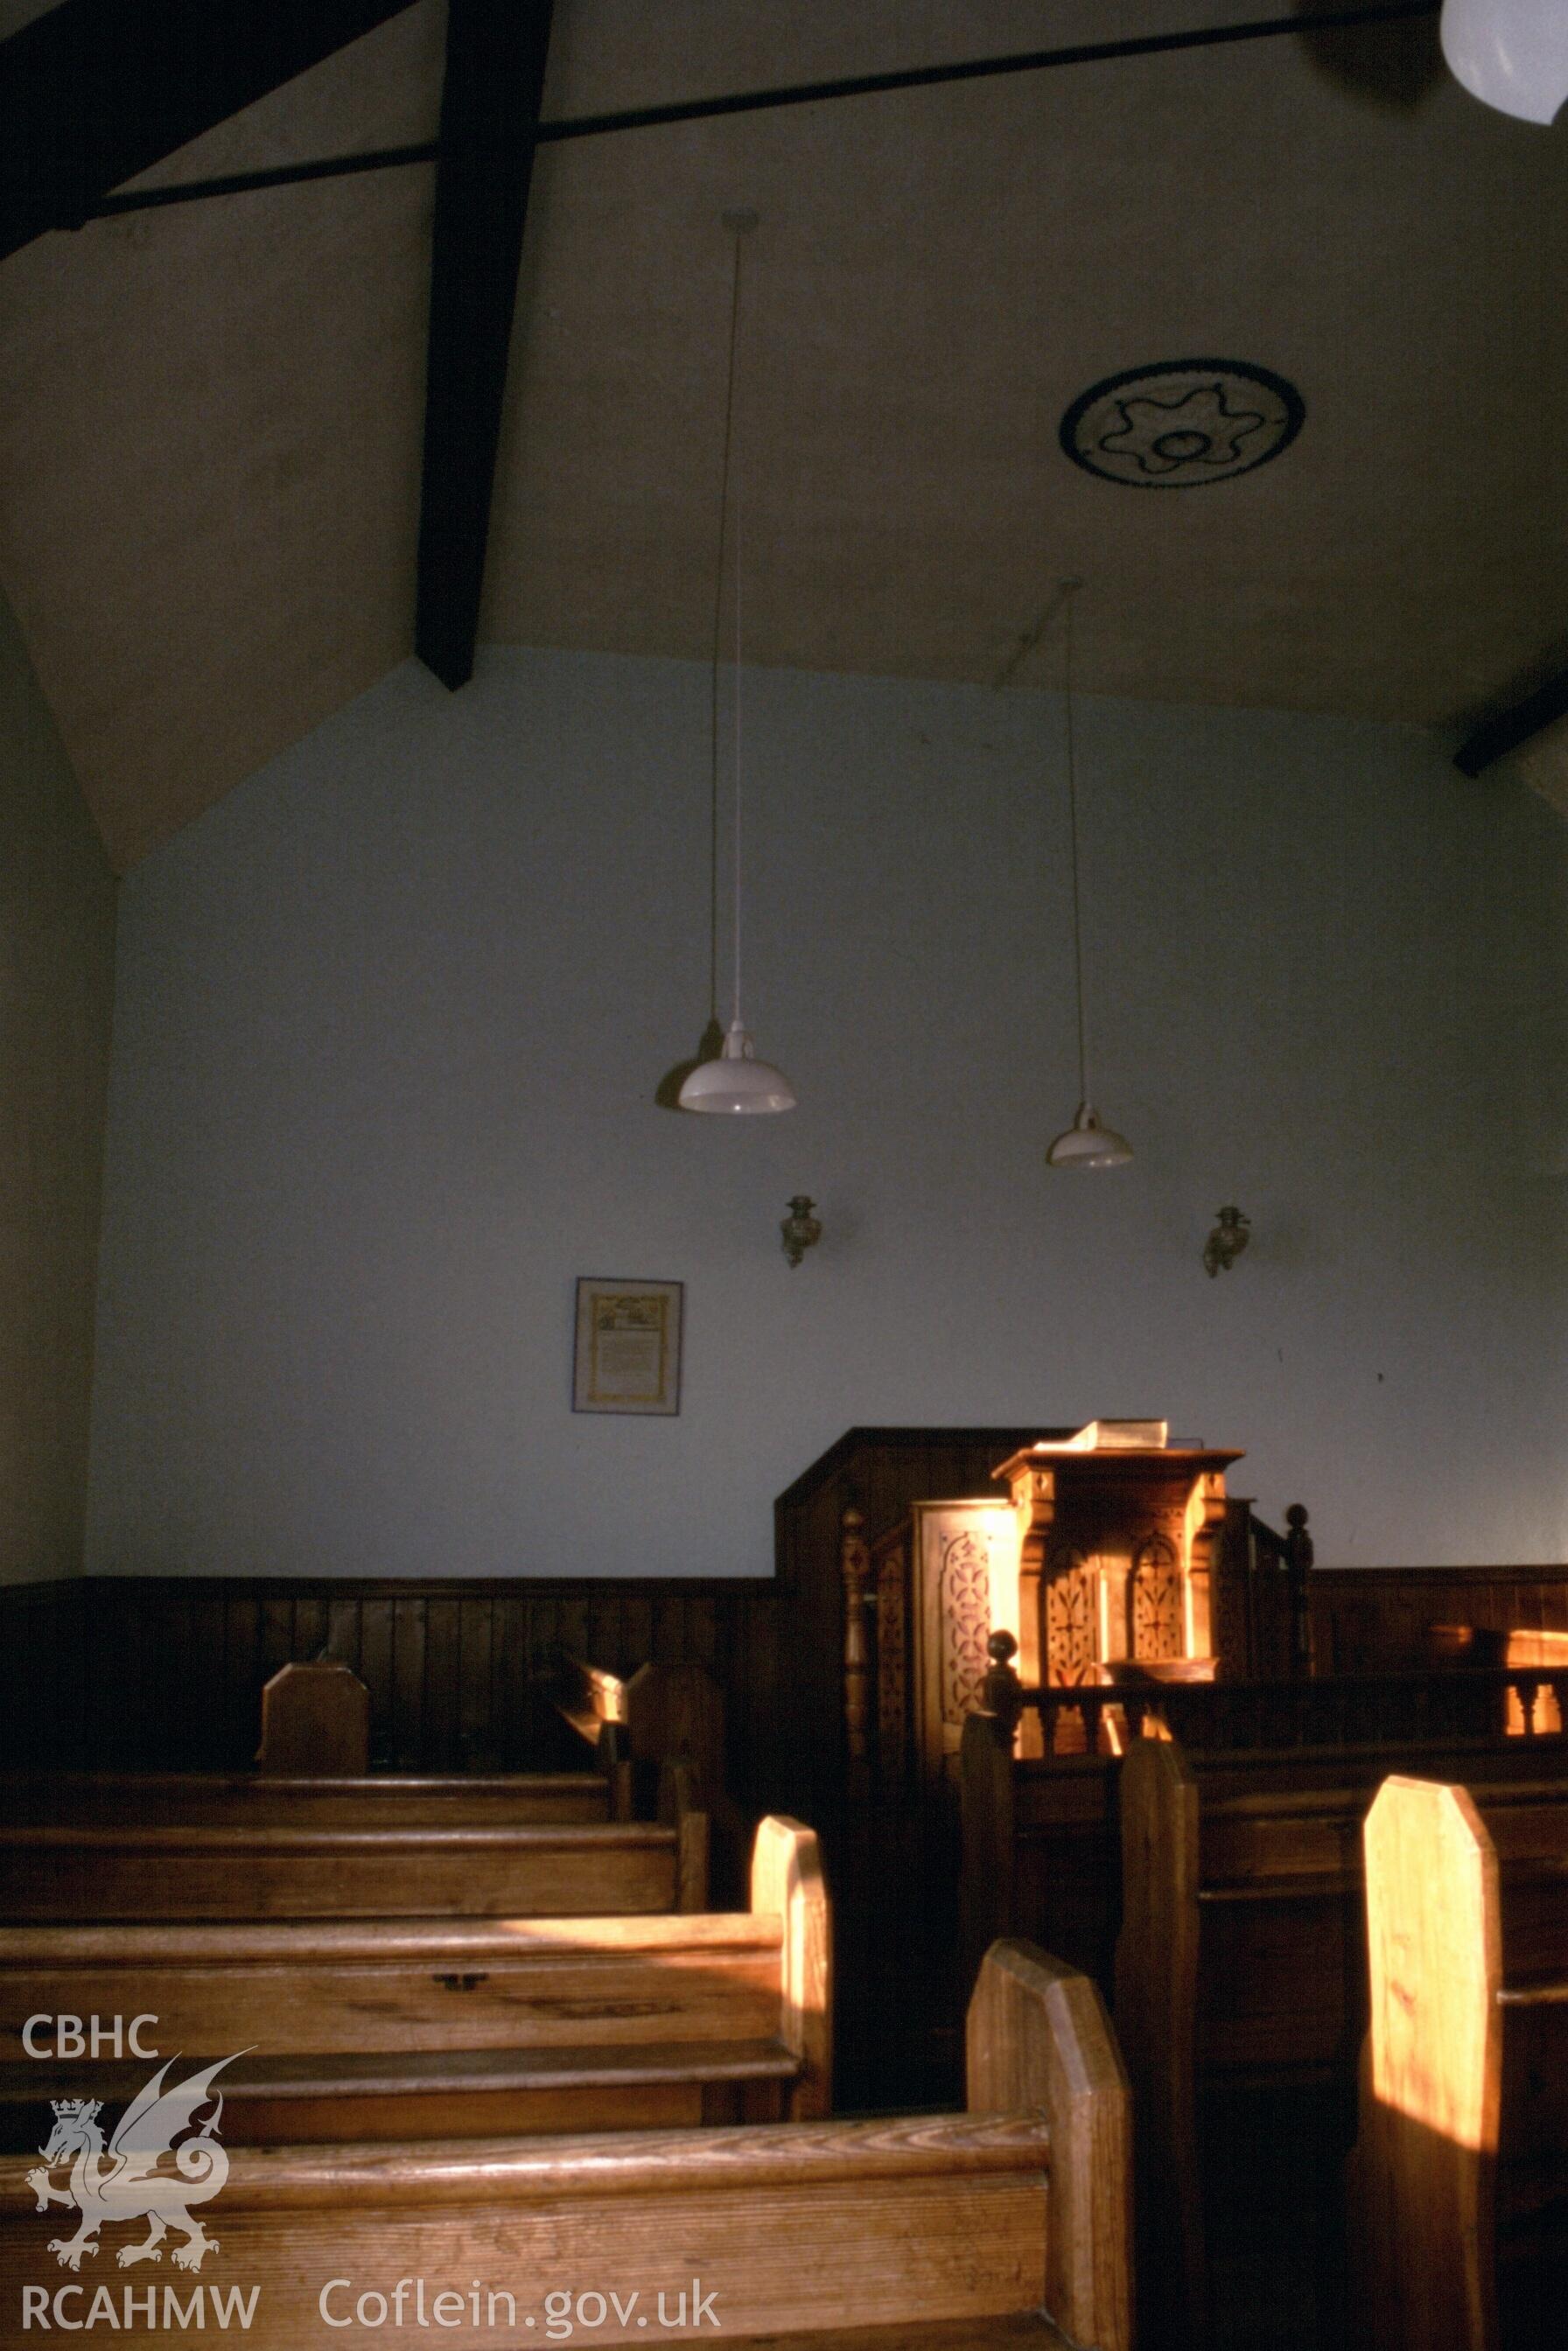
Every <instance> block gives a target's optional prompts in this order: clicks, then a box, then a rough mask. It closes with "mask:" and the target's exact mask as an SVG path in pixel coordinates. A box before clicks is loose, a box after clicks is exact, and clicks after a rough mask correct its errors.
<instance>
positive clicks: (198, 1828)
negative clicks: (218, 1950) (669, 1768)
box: [0, 1771, 707, 1921]
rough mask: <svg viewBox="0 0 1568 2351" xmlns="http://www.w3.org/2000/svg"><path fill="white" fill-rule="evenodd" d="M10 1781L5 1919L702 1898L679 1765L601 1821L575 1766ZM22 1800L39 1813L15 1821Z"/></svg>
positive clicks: (670, 1905) (702, 1840) (591, 1906)
mask: <svg viewBox="0 0 1568 2351" xmlns="http://www.w3.org/2000/svg"><path fill="white" fill-rule="evenodd" d="M14 1787H15V1792H16V1796H17V1799H18V1801H17V1802H16V1806H15V1807H14V1809H12V1811H11V1812H10V1813H8V1815H7V1817H6V1819H5V1823H4V1824H3V1825H0V1917H5V1918H9V1919H16V1920H21V1919H28V1918H31V1919H46V1918H49V1919H69V1918H77V1919H83V1920H88V1919H97V1920H104V1921H107V1920H110V1919H116V1918H125V1919H141V1920H156V1919H170V1920H172V1919H199V1918H206V1919H220V1918H234V1919H243V1918H258V1919H259V1918H331V1917H337V1918H350V1917H368V1918H373V1917H415V1916H434V1917H445V1916H453V1915H462V1914H470V1913H472V1914H481V1915H486V1916H491V1917H506V1916H507V1915H513V1916H530V1915H535V1914H543V1913H546V1912H550V1913H557V1912H559V1913H561V1914H563V1915H569V1914H571V1913H574V1912H577V1913H595V1912H602V1911H611V1910H616V1911H636V1912H649V1911H660V1910H675V1909H693V1910H695V1909H701V1908H702V1907H703V1906H704V1904H705V1903H706V1899H707V1822H706V1815H705V1814H703V1813H700V1812H698V1810H697V1809H696V1807H695V1805H694V1804H693V1803H692V1802H691V1801H690V1784H689V1781H688V1779H687V1778H686V1776H685V1773H684V1771H674V1772H671V1773H669V1774H667V1775H666V1784H665V1787H664V1794H663V1799H662V1803H663V1810H664V1814H665V1817H664V1819H663V1820H661V1821H659V1822H630V1821H613V1820H609V1819H607V1818H606V1813H607V1811H608V1809H609V1792H608V1791H607V1789H606V1786H605V1783H604V1782H600V1781H596V1780H595V1779H594V1778H593V1777H592V1775H591V1774H588V1773H583V1774H575V1773H560V1774H555V1775H549V1776H544V1775H540V1776H535V1775H528V1774H521V1775H517V1776H515V1777H510V1778H497V1779H489V1780H476V1781H475V1782H472V1783H471V1784H470V1783H466V1782H439V1781H410V1782H406V1783H399V1782H394V1781H392V1780H390V1779H389V1780H379V1779H376V1780H369V1781H359V1780H349V1781H345V1782H340V1783H334V1782H325V1781H321V1780H315V1779H303V1780H300V1781H298V1782H287V1781H267V1780H258V1781H256V1782H240V1781H234V1780H229V1781H216V1782H211V1783H208V1782H201V1781H199V1780H183V1779H181V1778H180V1777H178V1776H177V1775H171V1776H168V1777H163V1778H157V1779H152V1780H139V1779H137V1778H134V1777H132V1778H129V1779H118V1778H109V1779H105V1780H101V1781H99V1780H95V1779H93V1778H92V1777H91V1776H90V1775H82V1776H80V1777H78V1778H77V1779H74V1780H72V1781H69V1782H64V1783H61V1784H59V1785H57V1787H55V1788H53V1789H49V1788H40V1786H39V1783H38V1782H37V1779H36V1778H34V1779H30V1780H28V1781H26V1782H18V1783H14ZM39 1811H47V1812H49V1813H53V1814H54V1815H55V1817H52V1818H45V1819H37V1818H29V1817H28V1814H29V1813H37V1812H39ZM61 1815H63V1817H62V1816H61Z"/></svg>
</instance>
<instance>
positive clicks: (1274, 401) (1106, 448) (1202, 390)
mask: <svg viewBox="0 0 1568 2351" xmlns="http://www.w3.org/2000/svg"><path fill="white" fill-rule="evenodd" d="M1305 415H1306V407H1305V403H1304V402H1303V401H1302V399H1301V393H1300V392H1298V391H1297V390H1296V388H1295V386H1294V384H1291V383H1287V382H1286V381H1285V379H1284V377H1283V376H1280V375H1275V374H1274V373H1272V371H1270V369H1268V368H1261V367H1252V366H1250V365H1248V364H1246V363H1245V362H1243V361H1241V360H1159V361H1158V362H1157V363H1156V364H1155V366H1153V367H1141V368H1126V369H1124V371H1122V373H1121V374H1120V375H1113V376H1107V377H1106V378H1105V380H1104V381H1103V383H1095V384H1091V385H1090V387H1089V390H1088V391H1087V392H1081V393H1080V394H1079V396H1078V398H1077V399H1076V400H1075V401H1074V402H1073V403H1072V405H1071V408H1070V409H1069V410H1068V412H1067V413H1066V415H1065V416H1064V417H1063V418H1062V420H1061V445H1062V448H1063V449H1064V450H1065V451H1066V453H1067V455H1069V456H1070V457H1071V460H1072V462H1073V464H1074V465H1082V467H1083V469H1084V471H1085V472H1086V473H1090V474H1098V475H1100V476H1101V477H1102V479H1103V480H1105V481H1107V482H1122V483H1124V484H1125V485H1126V486H1127V487H1128V488H1130V489H1166V490H1190V489H1197V487H1198V486H1200V485H1201V484H1203V483H1205V482H1228V481H1234V480H1235V478H1236V476H1237V475H1238V474H1251V473H1255V472H1256V471H1257V469H1258V467H1259V466H1260V465H1267V464H1268V463H1269V460H1270V458H1271V457H1278V456H1279V455H1281V451H1283V450H1285V449H1288V448H1289V446H1290V444H1291V442H1292V441H1293V440H1294V439H1295V437H1296V435H1297V434H1298V433H1299V432H1300V431H1301V423H1302V420H1303V418H1304V417H1305Z"/></svg>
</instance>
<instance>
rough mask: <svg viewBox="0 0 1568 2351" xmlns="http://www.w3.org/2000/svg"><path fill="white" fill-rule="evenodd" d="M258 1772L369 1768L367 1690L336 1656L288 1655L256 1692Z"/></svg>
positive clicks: (369, 1742)
mask: <svg viewBox="0 0 1568 2351" xmlns="http://www.w3.org/2000/svg"><path fill="white" fill-rule="evenodd" d="M256 1761H257V1763H258V1764H259V1765H260V1766H261V1768H262V1770H263V1771H305V1772H311V1773H321V1772H333V1771H342V1772H363V1771H369V1770H370V1768H371V1694H370V1691H369V1690H368V1689H367V1688H366V1687H365V1685H364V1683H363V1682H362V1681H361V1679H360V1677H359V1676H358V1674H357V1673H355V1671H354V1669H353V1667H351V1666H346V1665H343V1664H342V1663H341V1662H340V1660H339V1659H338V1658H336V1657H316V1658H312V1659H311V1660H310V1661H309V1662H306V1661H305V1660H304V1659H302V1658H294V1659H292V1660H291V1661H290V1662H289V1664H287V1665H286V1666H283V1667H279V1669H278V1671H277V1673H275V1674H274V1675H273V1677H272V1679H271V1680H270V1681H269V1682H268V1683H267V1685H266V1687H264V1688H263V1690H262V1693H261V1745H260V1746H259V1747H258V1748H257V1749H256Z"/></svg>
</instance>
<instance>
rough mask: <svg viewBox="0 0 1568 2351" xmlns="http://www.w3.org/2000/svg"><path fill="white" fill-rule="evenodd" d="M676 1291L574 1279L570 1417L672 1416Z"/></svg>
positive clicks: (677, 1352) (676, 1403)
mask: <svg viewBox="0 0 1568 2351" xmlns="http://www.w3.org/2000/svg"><path fill="white" fill-rule="evenodd" d="M683 1288H684V1285H683V1284H682V1283H681V1282H678V1281H617V1280H612V1279H611V1278H609V1277H607V1276H601V1275H598V1274H584V1275H582V1276H581V1277H580V1279H579V1281H578V1285H577V1351H576V1359H575V1362H574V1365H573V1371H572V1389H571V1408H572V1410H573V1411H574V1412H679V1410H680V1408H681V1294H682V1290H683Z"/></svg>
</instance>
